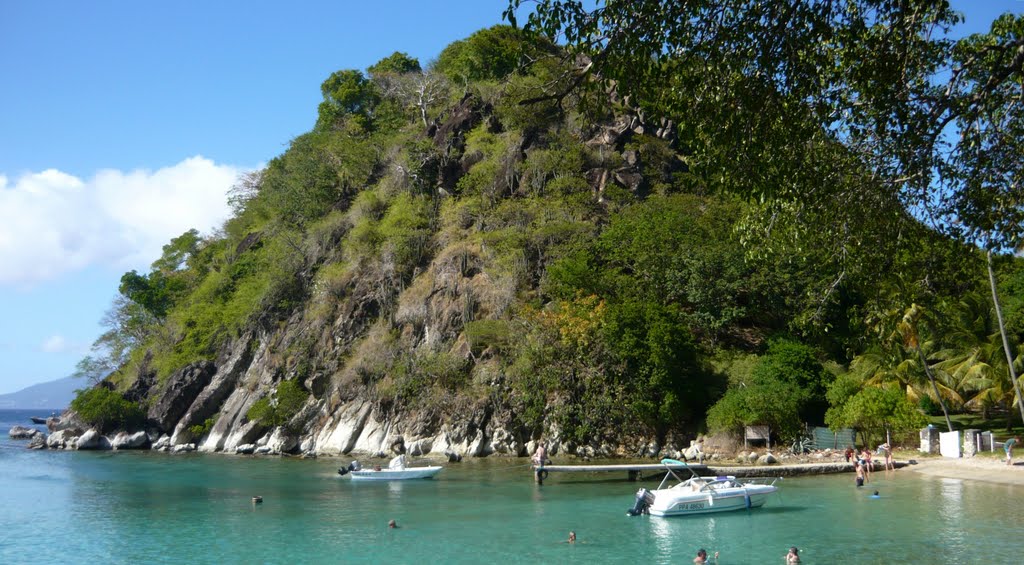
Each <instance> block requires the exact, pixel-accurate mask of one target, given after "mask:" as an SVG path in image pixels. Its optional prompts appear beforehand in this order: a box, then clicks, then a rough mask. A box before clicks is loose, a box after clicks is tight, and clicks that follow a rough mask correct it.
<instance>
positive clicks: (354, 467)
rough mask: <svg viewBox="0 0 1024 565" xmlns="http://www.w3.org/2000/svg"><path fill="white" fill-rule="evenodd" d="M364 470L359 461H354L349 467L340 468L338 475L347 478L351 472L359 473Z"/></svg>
mask: <svg viewBox="0 0 1024 565" xmlns="http://www.w3.org/2000/svg"><path fill="white" fill-rule="evenodd" d="M362 468H363V467H362V466H361V465H360V464H359V462H358V461H353V462H351V463H349V464H348V467H341V468H339V469H338V474H339V475H342V476H345V475H347V474H348V472H349V471H358V470H360V469H362Z"/></svg>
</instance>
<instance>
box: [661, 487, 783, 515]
mask: <svg viewBox="0 0 1024 565" xmlns="http://www.w3.org/2000/svg"><path fill="white" fill-rule="evenodd" d="M770 488H771V490H770V491H769V490H765V491H761V489H758V492H750V491H749V490H748V492H746V493H744V492H736V493H727V494H719V495H713V496H708V495H701V496H684V497H679V496H672V495H671V493H665V492H661V493H659V492H658V491H654V504H652V505H651V507H650V508H649V509H648V511H649V512H650V514H651V516H689V515H695V514H711V513H715V512H731V511H734V510H747V509H749V508H759V507H761V506H764V503H765V502H767V499H768V495H770V494H772V493H774V492H775V490H776V489H775V488H774V487H770Z"/></svg>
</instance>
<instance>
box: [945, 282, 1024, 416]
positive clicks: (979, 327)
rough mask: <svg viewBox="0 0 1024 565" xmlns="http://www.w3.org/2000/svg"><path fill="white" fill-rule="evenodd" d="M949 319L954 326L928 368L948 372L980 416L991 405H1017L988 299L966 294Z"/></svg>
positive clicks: (1016, 362) (1015, 362)
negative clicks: (932, 363) (969, 395)
mask: <svg viewBox="0 0 1024 565" xmlns="http://www.w3.org/2000/svg"><path fill="white" fill-rule="evenodd" d="M952 318H953V320H954V325H953V327H952V328H951V331H950V332H948V333H946V335H945V336H944V341H945V343H946V347H944V348H943V349H942V350H940V351H938V352H936V353H935V354H934V355H933V356H934V357H935V358H937V359H940V361H939V362H938V363H936V364H934V365H932V368H933V369H936V370H938V371H942V372H944V373H946V374H948V375H950V377H951V378H952V380H953V381H954V382H955V383H956V385H955V387H956V388H957V389H958V390H961V391H964V392H965V393H966V392H969V393H971V394H973V396H972V397H971V398H970V399H969V400H968V401H967V402H966V403H965V406H967V407H970V408H980V409H981V411H982V417H984V418H987V417H988V409H989V408H990V407H992V406H1006V407H1007V408H1011V407H1012V406H1013V404H1014V403H1015V402H1016V403H1018V404H1019V396H1018V395H1017V394H1016V392H1015V390H1014V388H1015V387H1014V386H1013V384H1012V382H1013V381H1012V380H1011V379H1012V377H1011V371H1010V367H1008V366H1007V363H1006V357H1005V356H1004V355H1003V345H1002V342H1001V339H1000V337H1001V335H1000V332H999V329H998V328H997V327H996V320H995V319H994V317H993V310H992V308H991V306H990V305H989V304H988V302H987V301H986V300H985V299H984V298H982V297H980V296H978V295H973V294H971V295H967V296H965V297H964V298H962V299H961V300H960V302H959V303H958V304H957V306H956V308H955V311H954V315H953V316H952ZM1022 361H1024V359H1022V357H1021V356H1018V357H1017V358H1016V359H1015V360H1014V361H1013V362H1014V364H1015V365H1016V366H1018V367H1019V366H1020V365H1021V363H1022ZM1007 425H1008V426H1009V419H1008V420H1007Z"/></svg>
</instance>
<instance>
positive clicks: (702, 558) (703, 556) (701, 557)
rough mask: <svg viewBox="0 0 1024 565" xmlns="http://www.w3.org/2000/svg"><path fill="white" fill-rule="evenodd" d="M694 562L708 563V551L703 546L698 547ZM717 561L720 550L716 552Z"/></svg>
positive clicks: (716, 561)
mask: <svg viewBox="0 0 1024 565" xmlns="http://www.w3.org/2000/svg"><path fill="white" fill-rule="evenodd" d="M693 562H694V563H707V562H708V552H707V551H704V548H703V547H702V548H700V549H698V550H697V557H694V558H693ZM715 563H718V552H717V551H716V552H715Z"/></svg>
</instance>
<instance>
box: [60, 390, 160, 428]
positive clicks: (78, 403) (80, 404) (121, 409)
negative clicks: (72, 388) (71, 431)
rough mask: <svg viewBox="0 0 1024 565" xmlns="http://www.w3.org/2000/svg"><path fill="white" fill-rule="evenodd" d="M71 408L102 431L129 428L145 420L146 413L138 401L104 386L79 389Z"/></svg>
mask: <svg viewBox="0 0 1024 565" xmlns="http://www.w3.org/2000/svg"><path fill="white" fill-rule="evenodd" d="M71 409H72V410H74V411H75V412H77V413H78V415H79V417H80V418H81V419H82V421H83V422H85V423H87V424H89V425H90V426H93V427H94V428H96V429H98V430H99V431H100V432H107V431H112V430H127V429H131V428H133V427H136V426H139V425H141V424H142V423H143V422H144V421H145V413H144V412H143V411H142V408H141V407H140V406H139V404H138V403H136V402H131V401H129V400H127V399H125V398H124V397H123V396H121V395H120V394H119V393H117V392H115V391H113V390H110V389H109V388H106V387H104V386H98V387H95V388H91V389H88V390H82V391H78V396H76V397H75V399H74V400H72V401H71Z"/></svg>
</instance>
